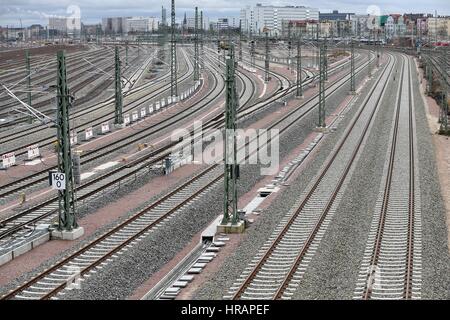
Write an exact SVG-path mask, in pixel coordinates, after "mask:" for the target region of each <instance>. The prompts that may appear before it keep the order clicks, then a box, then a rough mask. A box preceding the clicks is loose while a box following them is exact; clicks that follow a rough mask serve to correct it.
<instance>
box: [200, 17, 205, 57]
mask: <svg viewBox="0 0 450 320" xmlns="http://www.w3.org/2000/svg"><path fill="white" fill-rule="evenodd" d="M203 33H204V29H203V11H200V53H201V55H202V56H203Z"/></svg>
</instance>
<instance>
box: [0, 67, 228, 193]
mask: <svg viewBox="0 0 450 320" xmlns="http://www.w3.org/2000/svg"><path fill="white" fill-rule="evenodd" d="M212 76H213V79H214V83H215V84H214V88H212V90H211V92H212V95H213V98H212V99H215V98H217V97H218V96H219V95H220V88H218V87H217V81H218V80H217V77H216V75H215V74H213V75H212ZM205 98H207V97H205ZM208 101H209V100H208ZM208 101H204V102H202V103H199V104H197V105H190V106H188V107H187V108H186V109H185V110H183V112H182V113H180V114H177V115H175V116H172V117H167V118H165V119H163V120H161V121H160V122H158V123H156V122H155V123H154V124H153V125H150V126H148V127H146V128H144V129H142V130H138V131H135V132H132V133H131V134H130V135H128V136H124V137H121V138H118V139H115V140H113V141H111V142H110V143H107V144H104V145H102V146H100V147H98V148H96V149H94V150H91V151H88V152H85V153H82V154H81V156H80V160H81V165H86V164H88V163H90V162H92V161H94V160H99V159H101V158H104V157H108V156H110V155H111V154H112V153H114V152H117V151H119V150H121V149H123V148H126V147H129V146H130V145H132V144H138V143H142V142H143V141H145V140H144V139H149V138H150V137H151V136H153V135H155V134H157V133H159V132H161V131H162V130H165V129H168V128H170V126H173V125H175V124H176V123H177V122H179V121H180V120H184V119H186V118H187V117H188V116H190V114H191V112H193V111H195V110H197V111H198V110H201V109H202V108H203V107H204V106H206V105H207V104H208ZM54 168H56V166H52V167H49V168H46V169H44V170H40V171H38V172H35V173H33V174H31V175H29V176H27V177H25V178H23V179H19V180H16V181H12V182H10V183H8V184H6V185H3V186H2V192H1V193H0V199H2V198H3V199H5V198H7V197H11V196H13V195H17V194H18V193H19V192H23V191H24V190H27V189H29V188H31V187H34V186H36V185H37V184H39V183H45V182H46V181H47V173H48V170H50V169H54Z"/></svg>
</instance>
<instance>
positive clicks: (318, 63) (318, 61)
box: [316, 22, 320, 69]
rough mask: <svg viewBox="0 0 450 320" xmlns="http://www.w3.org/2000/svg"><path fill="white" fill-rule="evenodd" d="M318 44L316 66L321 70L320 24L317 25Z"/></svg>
mask: <svg viewBox="0 0 450 320" xmlns="http://www.w3.org/2000/svg"><path fill="white" fill-rule="evenodd" d="M316 43H317V50H316V66H317V69H319V65H320V45H319V22H317V25H316Z"/></svg>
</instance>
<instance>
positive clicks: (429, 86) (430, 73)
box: [426, 59, 433, 95]
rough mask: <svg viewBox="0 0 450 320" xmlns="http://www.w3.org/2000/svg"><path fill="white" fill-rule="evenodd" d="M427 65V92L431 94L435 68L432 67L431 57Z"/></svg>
mask: <svg viewBox="0 0 450 320" xmlns="http://www.w3.org/2000/svg"><path fill="white" fill-rule="evenodd" d="M427 62H428V63H427V65H426V72H427V94H428V95H430V94H431V90H432V88H433V69H432V67H431V59H428V61H427Z"/></svg>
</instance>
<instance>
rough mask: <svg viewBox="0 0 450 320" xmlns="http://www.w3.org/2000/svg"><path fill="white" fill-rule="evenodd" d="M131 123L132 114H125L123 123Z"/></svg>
mask: <svg viewBox="0 0 450 320" xmlns="http://www.w3.org/2000/svg"><path fill="white" fill-rule="evenodd" d="M129 123H130V115H129V114H126V115H124V116H123V124H124V125H127V124H129Z"/></svg>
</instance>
